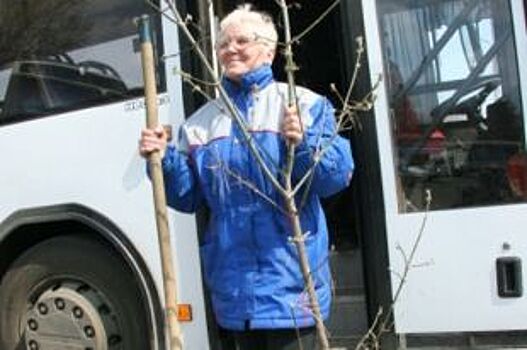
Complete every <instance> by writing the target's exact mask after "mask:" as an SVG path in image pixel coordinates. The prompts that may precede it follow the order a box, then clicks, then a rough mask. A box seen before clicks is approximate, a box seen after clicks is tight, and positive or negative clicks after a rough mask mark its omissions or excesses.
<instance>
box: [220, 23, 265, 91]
mask: <svg viewBox="0 0 527 350" xmlns="http://www.w3.org/2000/svg"><path fill="white" fill-rule="evenodd" d="M256 39H257V38H256V35H255V33H254V30H251V26H250V25H248V24H245V23H242V24H231V25H229V26H228V27H226V28H225V30H224V31H223V32H222V33H221V34H220V38H219V42H218V46H217V52H218V58H219V60H220V63H221V65H222V67H223V70H224V73H225V75H226V76H227V77H228V78H229V79H231V80H234V81H240V79H241V77H242V75H243V74H245V73H247V72H249V71H251V70H253V69H255V68H258V67H260V66H261V65H263V64H265V63H268V64H271V63H272V61H273V58H274V51H273V50H272V49H271V48H270V47H269V46H266V45H265V44H263V43H262V42H261V40H256Z"/></svg>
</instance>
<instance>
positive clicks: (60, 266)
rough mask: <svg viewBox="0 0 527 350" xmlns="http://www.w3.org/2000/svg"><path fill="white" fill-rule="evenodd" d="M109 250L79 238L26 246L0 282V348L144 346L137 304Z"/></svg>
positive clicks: (144, 320)
mask: <svg viewBox="0 0 527 350" xmlns="http://www.w3.org/2000/svg"><path fill="white" fill-rule="evenodd" d="M116 255H117V254H116V253H115V252H114V251H113V250H112V249H111V248H109V247H107V246H105V245H104V244H101V243H99V242H96V241H94V240H92V239H88V238H86V237H83V236H60V237H55V238H51V239H49V240H46V241H44V242H42V243H40V244H37V245H36V246H34V247H32V248H31V249H29V250H28V251H26V252H25V253H24V254H23V255H22V256H20V257H19V258H18V259H17V260H15V262H14V263H13V264H12V265H11V266H10V268H9V270H8V271H7V273H6V274H5V277H4V278H3V280H2V282H1V284H0V310H1V311H0V349H2V350H18V349H30V350H38V349H53V350H65V349H74V348H75V349H91V350H114V349H119V350H145V349H150V335H151V329H152V327H151V326H149V322H148V320H149V317H148V316H147V315H148V313H147V312H146V310H145V306H144V304H145V303H144V302H142V300H143V298H142V296H141V293H140V291H139V288H138V286H137V284H136V283H135V282H134V276H133V273H132V271H131V270H130V269H129V268H128V267H127V266H126V264H125V262H124V261H123V260H122V259H120V258H119V257H118V256H116Z"/></svg>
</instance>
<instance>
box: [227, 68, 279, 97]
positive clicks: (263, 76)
mask: <svg viewBox="0 0 527 350" xmlns="http://www.w3.org/2000/svg"><path fill="white" fill-rule="evenodd" d="M273 80H274V78H273V71H272V69H271V65H269V64H264V65H262V66H260V67H258V68H256V69H254V70H252V71H250V72H247V73H245V74H244V75H243V76H242V78H241V81H240V82H234V81H232V80H230V79H229V78H227V77H223V79H222V82H221V83H222V85H223V87H224V88H225V90H226V91H227V93H228V94H229V96H231V97H235V96H238V95H239V94H242V93H245V94H246V93H248V92H250V91H251V90H254V89H255V90H261V89H263V88H264V87H266V86H267V85H269V84H270V83H271V82H272V81H273Z"/></svg>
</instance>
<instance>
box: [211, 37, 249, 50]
mask: <svg viewBox="0 0 527 350" xmlns="http://www.w3.org/2000/svg"><path fill="white" fill-rule="evenodd" d="M255 42H256V35H237V36H234V37H227V36H226V37H223V38H221V39H220V40H218V42H217V43H216V48H217V49H218V50H226V49H228V48H229V47H230V46H231V45H234V47H235V48H236V49H237V50H243V49H245V48H247V46H249V45H250V44H252V43H255Z"/></svg>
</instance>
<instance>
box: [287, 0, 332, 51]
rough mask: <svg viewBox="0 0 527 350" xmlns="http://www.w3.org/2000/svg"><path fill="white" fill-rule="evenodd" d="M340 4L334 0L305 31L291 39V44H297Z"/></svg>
mask: <svg viewBox="0 0 527 350" xmlns="http://www.w3.org/2000/svg"><path fill="white" fill-rule="evenodd" d="M339 3H340V0H335V1H334V2H333V3H332V4H331V5H330V6H329V7H328V8H327V9H326V10H325V11H324V12H322V14H321V15H320V16H319V17H318V18H317V19H316V20H315V21H314V22H313V23H311V24H310V25H309V26H308V27H307V28H306V29H304V30H303V31H302V32H301V33H300V34H297V35H295V36H294V37H293V39H292V40H291V41H292V42H293V43H299V42H300V40H301V39H302V38H303V37H304V36H305V35H306V34H308V33H309V32H310V31H311V30H313V28H315V27H316V26H317V25H318V24H319V23H320V22H322V20H323V19H324V18H326V16H327V15H328V14H329V13H330V12H331V11H333V9H334V8H335V7H336V6H337V5H338V4H339Z"/></svg>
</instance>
